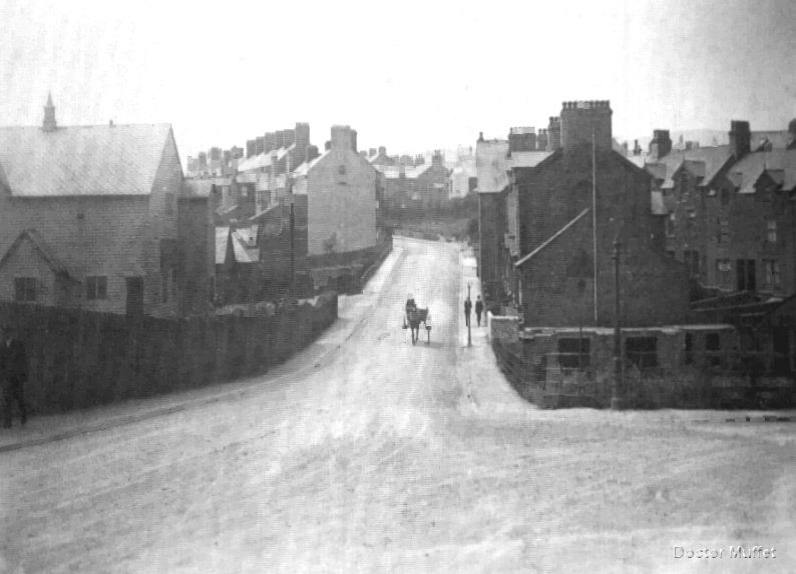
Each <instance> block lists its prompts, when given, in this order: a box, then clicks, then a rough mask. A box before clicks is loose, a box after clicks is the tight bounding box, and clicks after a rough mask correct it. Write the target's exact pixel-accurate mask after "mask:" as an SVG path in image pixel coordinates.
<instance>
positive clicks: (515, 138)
mask: <svg viewBox="0 0 796 574" xmlns="http://www.w3.org/2000/svg"><path fill="white" fill-rule="evenodd" d="M535 149H536V128H532V127H518V128H511V129H510V130H509V152H515V151H533V150H535Z"/></svg>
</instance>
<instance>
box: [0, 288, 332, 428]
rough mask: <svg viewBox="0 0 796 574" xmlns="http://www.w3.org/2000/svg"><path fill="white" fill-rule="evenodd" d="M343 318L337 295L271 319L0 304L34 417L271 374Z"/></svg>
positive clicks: (1, 315) (323, 298)
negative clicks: (20, 345) (17, 346)
mask: <svg viewBox="0 0 796 574" xmlns="http://www.w3.org/2000/svg"><path fill="white" fill-rule="evenodd" d="M336 317H337V295H336V294H334V293H332V294H324V295H322V296H321V297H319V298H318V301H317V302H316V304H315V305H309V304H303V305H298V306H295V307H291V308H285V309H282V310H280V311H278V312H276V313H274V314H273V315H270V316H255V317H250V316H237V315H230V316H218V317H217V316H208V317H193V318H186V319H180V320H170V319H157V318H153V317H140V318H130V317H125V316H122V315H114V314H107V313H94V312H89V311H81V310H71V309H59V308H52V307H37V306H31V305H18V304H13V303H2V304H0V321H2V323H3V324H7V325H13V326H15V327H16V328H17V330H18V333H19V336H20V338H21V339H22V340H23V342H24V343H25V347H26V350H27V355H28V367H29V377H28V382H27V383H26V387H25V391H26V400H27V401H28V402H29V403H30V407H31V410H32V411H33V412H37V413H46V412H55V411H64V410H70V409H78V408H85V407H91V406H95V405H99V404H103V403H109V402H114V401H120V400H124V399H130V398H138V397H146V396H150V395H155V394H160V393H166V392H172V391H175V390H179V389H187V388H192V387H201V386H204V385H208V384H211V383H215V382H221V381H227V380H231V379H234V378H237V377H241V376H244V375H252V374H257V373H263V372H265V371H266V370H267V369H268V368H269V367H270V366H272V365H275V364H278V363H280V362H283V361H284V360H286V359H287V358H288V357H290V356H291V355H292V354H293V353H295V352H296V351H297V350H299V349H301V348H303V347H304V346H306V345H307V344H309V343H310V342H311V341H313V340H314V339H315V338H316V337H317V336H318V335H319V334H320V333H321V332H322V331H323V330H324V329H325V328H326V327H327V326H329V325H330V324H331V323H332V322H334V320H335V319H336Z"/></svg>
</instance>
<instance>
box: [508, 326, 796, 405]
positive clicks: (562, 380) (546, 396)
mask: <svg viewBox="0 0 796 574" xmlns="http://www.w3.org/2000/svg"><path fill="white" fill-rule="evenodd" d="M492 348H493V349H494V352H495V357H496V358H497V361H498V365H499V366H500V369H501V370H502V371H503V373H504V374H505V375H506V378H507V379H508V380H509V382H510V383H511V384H512V386H513V387H514V388H515V389H516V390H517V392H518V393H519V394H520V395H521V396H523V397H524V398H526V399H527V400H529V401H530V402H532V403H534V404H537V405H539V406H540V407H543V408H551V407H552V408H557V407H575V406H580V407H599V408H604V407H607V406H608V405H609V404H610V399H611V396H612V391H613V388H612V387H613V384H614V380H615V379H616V377H615V374H614V370H613V364H595V363H594V362H593V361H590V360H587V359H586V358H585V355H583V354H581V353H577V352H575V353H552V352H551V353H538V354H536V355H534V356H533V357H532V358H529V357H526V356H525V354H524V353H523V349H522V346H521V344H520V343H507V342H505V341H501V340H500V339H498V338H493V340H492ZM757 355H758V353H749V354H746V353H727V352H725V353H721V354H717V353H705V356H704V357H698V358H697V357H694V359H693V360H692V362H691V363H690V364H686V365H683V366H681V367H679V368H671V367H669V368H661V367H646V366H639V364H638V362H634V361H632V360H627V359H626V360H625V361H624V362H623V364H622V380H621V384H620V386H619V387H618V389H617V390H618V396H619V397H620V398H622V400H623V403H624V404H625V405H626V406H627V407H629V408H641V409H645V408H780V407H788V406H790V405H792V403H793V396H794V390H795V387H794V379H793V376H792V375H782V374H780V373H778V372H777V371H776V370H772V369H767V368H760V365H765V364H766V363H765V362H764V361H763V359H761V358H760V357H758V356H757Z"/></svg>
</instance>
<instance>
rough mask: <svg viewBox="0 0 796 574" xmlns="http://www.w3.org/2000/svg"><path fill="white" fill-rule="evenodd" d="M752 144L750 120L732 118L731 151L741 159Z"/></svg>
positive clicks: (736, 157)
mask: <svg viewBox="0 0 796 574" xmlns="http://www.w3.org/2000/svg"><path fill="white" fill-rule="evenodd" d="M751 146H752V132H751V131H750V129H749V122H746V121H742V120H732V121H731V122H730V151H731V152H732V154H733V156H735V159H740V158H741V157H743V156H745V155H746V154H748V153H749V151H750V149H751Z"/></svg>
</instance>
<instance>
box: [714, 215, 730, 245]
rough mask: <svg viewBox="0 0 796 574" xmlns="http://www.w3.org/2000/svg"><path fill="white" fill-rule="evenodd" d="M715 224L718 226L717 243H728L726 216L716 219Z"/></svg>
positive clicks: (728, 231) (728, 223) (728, 232)
mask: <svg viewBox="0 0 796 574" xmlns="http://www.w3.org/2000/svg"><path fill="white" fill-rule="evenodd" d="M716 224H717V225H718V227H719V230H718V233H717V234H716V241H717V242H718V243H728V242H729V241H730V221H729V220H728V219H727V218H726V217H719V218H717V219H716Z"/></svg>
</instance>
